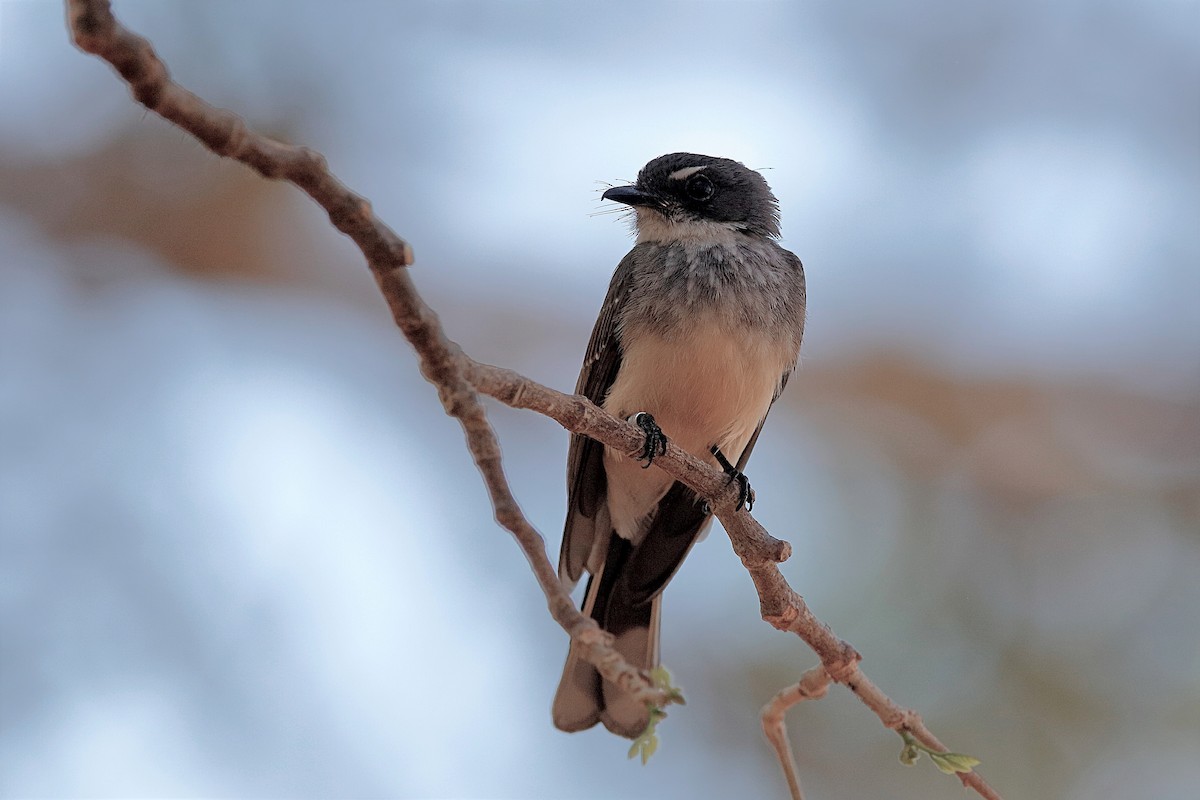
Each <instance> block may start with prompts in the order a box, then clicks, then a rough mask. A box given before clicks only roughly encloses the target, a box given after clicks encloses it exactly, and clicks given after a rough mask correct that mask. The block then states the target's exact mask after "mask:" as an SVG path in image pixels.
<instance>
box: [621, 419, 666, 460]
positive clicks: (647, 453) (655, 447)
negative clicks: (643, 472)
mask: <svg viewBox="0 0 1200 800" xmlns="http://www.w3.org/2000/svg"><path fill="white" fill-rule="evenodd" d="M629 421H630V422H632V423H633V424H634V425H637V426H638V427H639V428H641V429H642V433H644V434H646V441H645V442H644V443H643V444H642V452H641V455H639V456H638V461H645V462H646V463H645V464H643V465H642V469H647V468H648V467H649V466H650V465H651V464H653V463H654V457H655V456H662V455H666V453H667V437H666V435H665V434H664V433H663V432H662V428H660V427H658V423H657V422H655V421H654V417H653V416H651V415H650V414H647V413H646V412H645V411H639V412H638V413H636V414H634V415H633V416H632V417H630V418H629Z"/></svg>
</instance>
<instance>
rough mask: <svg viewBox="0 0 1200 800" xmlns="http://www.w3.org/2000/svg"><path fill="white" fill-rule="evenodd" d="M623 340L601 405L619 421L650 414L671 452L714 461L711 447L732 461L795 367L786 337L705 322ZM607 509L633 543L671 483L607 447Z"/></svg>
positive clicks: (621, 533)
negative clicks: (617, 365) (677, 331)
mask: <svg viewBox="0 0 1200 800" xmlns="http://www.w3.org/2000/svg"><path fill="white" fill-rule="evenodd" d="M623 338H626V339H627V341H630V342H631V344H630V345H629V346H628V347H626V348H625V350H624V353H623V358H622V362H621V368H620V371H619V372H618V374H617V378H616V380H615V381H614V382H613V385H612V388H611V390H610V391H609V393H608V396H607V398H605V401H604V408H605V410H607V411H609V412H611V413H612V414H614V415H616V416H619V417H628V416H630V415H631V414H635V413H637V412H639V411H645V412H648V413H650V414H653V415H654V419H655V421H656V422H657V423H658V425H659V427H660V428H662V430H663V433H665V434H666V436H667V438H668V439H669V440H670V443H671V445H672V446H676V447H681V448H683V449H684V450H686V451H688V452H689V453H691V454H693V455H695V456H697V457H698V458H701V459H703V460H706V461H708V462H710V463H714V464H715V463H716V461H715V459H714V458H713V457H712V455H711V453H710V452H709V449H710V448H711V447H712V446H713V445H714V444H715V445H716V446H718V447H720V448H721V452H722V453H724V454H725V455H726V456H727V457H728V458H729V459H730V460H731V461H734V462H736V461H737V459H738V457H739V456H740V455H741V453H742V450H743V449H744V448H745V447H746V444H747V442H749V440H750V437H751V436H752V435H753V434H754V431H755V429H756V428H757V427H758V424H759V422H760V421H761V420H762V419H763V417H764V416H765V415H766V413H767V410H768V409H769V408H770V407H771V400H772V399H773V398H774V397H775V394H776V392H777V391H778V388H779V381H780V379H781V377H782V376H783V374H784V372H785V371H786V370H787V369H788V368H789V367H790V366H791V365H792V364H793V363H795V352H794V348H793V347H792V346H791V342H790V341H787V339H788V338H789V337H783V338H784V341H780V337H778V336H772V335H771V334H770V332H769V331H762V330H757V331H745V330H731V328H730V327H729V326H727V325H723V324H721V323H720V321H718V320H717V319H714V318H702V319H701V320H700V321H699V322H698V324H696V325H694V326H691V327H690V329H689V330H688V331H687V332H686V333H685V334H682V335H678V336H673V337H669V338H668V337H663V336H661V335H658V334H656V333H652V332H650V331H638V332H636V335H629V336H627V337H623ZM604 468H605V471H606V472H607V474H608V511H609V515H610V517H611V520H612V525H613V528H614V530H616V532H617V534H618V535H619V536H621V537H623V538H626V539H630V540H632V541H633V542H635V543H637V542H639V541H640V540H641V537H642V536H643V535H644V534H645V530H646V525H647V523H648V522H649V519H650V514H651V512H653V511H654V509H655V507H656V506H657V505H658V501H659V500H661V499H662V496H663V495H664V494H666V492H667V490H668V489H669V488H670V487H671V484H672V482H673V479H672V478H671V477H670V476H669V475H667V474H666V473H665V472H663V471H662V470H659V469H655V468H653V467H652V468H650V469H643V468H642V464H641V463H640V462H638V461H637V460H636V459H632V458H629V457H627V456H625V455H624V454H622V453H618V452H616V451H613V450H611V449H607V448H606V449H605V453H604Z"/></svg>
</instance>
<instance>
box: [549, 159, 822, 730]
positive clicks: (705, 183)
mask: <svg viewBox="0 0 1200 800" xmlns="http://www.w3.org/2000/svg"><path fill="white" fill-rule="evenodd" d="M602 199H603V200H610V201H615V202H617V203H621V204H624V205H625V206H628V207H629V208H630V209H632V211H633V215H634V228H635V231H636V241H635V243H634V246H633V249H632V250H630V251H629V253H628V254H626V256H625V257H624V258H623V259H622V260H621V262H620V264H619V265H618V266H617V268H616V271H615V272H614V273H613V277H612V280H611V282H610V284H609V287H608V294H607V296H606V297H605V299H604V303H603V305H602V306H601V309H600V314H599V318H598V319H597V320H596V324H595V327H594V329H593V331H592V335H591V339H590V340H589V342H588V345H587V351H586V354H585V357H584V360H583V366H582V368H581V370H580V373H579V380H578V382H577V384H576V389H575V391H576V393H577V394H581V395H583V396H585V397H587V398H588V399H589V400H591V401H592V402H594V403H596V404H598V405H599V406H601V407H602V408H603V409H604V410H605V411H608V412H609V413H611V414H613V415H615V416H617V417H619V418H622V419H627V420H629V421H630V422H633V423H634V424H635V425H637V426H638V427H639V428H640V429H641V430H642V431H643V432H644V434H645V444H644V447H643V448H642V450H641V452H640V453H636V454H633V455H629V454H626V453H622V452H620V451H618V450H614V449H612V448H609V447H606V446H604V445H602V444H600V443H598V442H596V441H594V440H592V439H590V438H588V437H586V436H581V435H578V434H575V435H572V437H571V442H570V446H569V449H568V455H567V514H566V522H565V523H564V526H563V538H562V548H561V551H560V554H559V563H558V572H559V578H560V580H561V582H562V583H563V584H564V585H565V586H566V587H567V588H568V590H570V589H573V588H574V587H575V586H576V584H577V583H578V581H579V580H580V578H581V577H582V575H583V573H584V572H587V573H588V575H589V578H588V585H587V591H586V593H585V596H584V603H583V607H582V611H583V613H584V614H587V615H590V616H591V617H592V618H593V619H594V620H595V621H596V622H597V623H598V624H599V625H600V626H601V627H602V628H603V629H604V630H606V631H608V632H609V633H610V634H612V636H613V637H614V640H613V641H614V647H615V649H616V650H617V652H619V653H620V654H621V656H622V657H624V658H625V659H626V661H627V662H629V663H630V664H631V665H633V666H634V667H635V668H637V669H641V670H652V669H654V668H655V667H657V666H658V665H659V625H660V618H661V610H662V592H663V589H664V587H665V586H666V585H667V583H668V582H669V581H670V580H671V578H672V577H673V576H674V574H675V572H676V570H677V569H678V568H679V566H680V564H681V563H682V562H683V560H684V558H685V557H686V556H687V554H688V552H689V551H690V549H691V547H692V545H693V544H694V543H695V542H696V541H697V540H698V539H699V538H702V536H703V534H704V533H705V532H706V531H707V529H708V527H709V525H710V524H711V522H712V512H711V509H710V508H709V507H708V505H707V504H706V503H705V502H703V500H702V499H700V498H698V497H697V496H696V494H695V493H694V492H692V490H691V489H688V488H687V487H686V486H684V485H683V484H682V483H679V482H677V481H675V480H674V479H673V478H671V477H670V476H669V475H668V474H667V473H665V472H663V471H662V470H660V469H658V468H656V467H653V462H654V459H655V458H656V457H658V456H661V455H662V454H663V453H665V452H666V449H667V448H668V447H671V446H673V447H678V448H681V449H682V450H684V451H686V452H688V453H691V454H692V455H694V456H697V457H699V458H701V459H702V460H705V461H707V462H708V463H710V464H711V463H715V464H716V465H718V466H720V467H721V469H723V470H724V471H725V473H726V474H727V475H729V479H730V480H731V481H733V480H736V481H737V482H738V483H739V504H738V508H739V509H740V508H741V506H742V505H743V504H745V505H751V504H752V503H753V499H754V493H753V491H752V489H751V487H750V483H749V480H748V479H747V478H746V476H745V474H744V473H743V472H742V470H743V469H744V468H745V466H746V462H747V459H749V457H750V452H751V450H753V449H754V444H755V442H756V441H757V440H758V437H759V434H760V432H761V431H762V426H763V422H764V421H765V420H766V418H767V413H768V412H769V411H770V409H771V406H772V405H773V404H774V402H775V400H776V399H777V398H778V397H779V395H780V393H781V392H782V391H783V390H784V387H785V386H786V385H787V382H788V378H789V376H790V375H791V374H792V371H793V370H794V369H795V368H796V364H797V360H798V358H799V354H800V342H801V339H802V337H803V334H804V320H805V306H806V289H805V281H804V267H803V265H802V264H801V262H800V259H799V258H798V257H797V256H796V255H795V254H793V253H791V252H790V251H788V250H786V249H784V248H783V247H782V246H780V244H779V242H778V239H779V236H780V228H779V224H780V221H779V202H778V200H777V199H776V198H775V195H774V194H773V193H772V191H771V188H770V186H769V185H768V184H767V181H766V180H765V179H764V178H763V177H762V175H761V174H759V173H758V172H756V171H755V170H752V169H749V168H748V167H746V166H745V165H743V164H742V163H740V162H737V161H734V160H731V159H727V158H717V157H714V156H705V155H697V154H694V153H670V154H667V155H664V156H660V157H658V158H655V159H653V160H651V161H650V162H649V163H647V164H646V165H645V166H644V167H643V168H642V169H641V170H640V171H639V172H638V176H637V180H636V181H635V182H634V183H633V184H632V185H628V186H614V187H611V188H609V189H607V190H606V191H605V192H604V193H603V195H602ZM551 716H552V720H553V722H554V725H555V726H556V727H557V728H559V729H561V730H564V731H568V732H574V731H580V730H584V729H587V728H590V727H592V726H593V725H595V724H596V723H597V722H600V723H603V725H604V727H605V728H607V729H608V730H609V731H610V732H612V733H614V734H617V735H618V736H624V737H627V738H636V737H638V736H639V735H641V734H642V733H643V732H645V730H646V729H647V726H648V724H649V722H650V709H649V708H648V707H647V706H646V704H644V703H639V702H638V701H637V700H635V699H634V697H633V696H632V695H630V694H629V693H627V692H623V691H622V690H621V689H620V688H619V687H618V686H616V684H614V683H612V682H610V681H607V680H605V679H603V678H602V677H601V676H600V674H599V672H597V670H596V668H595V667H594V666H593V665H591V664H590V663H588V662H587V661H585V660H584V659H583V658H582V657H580V654H579V652H578V648H576V647H575V646H574V645H572V646H571V648H570V651H569V652H568V655H567V660H566V665H565V666H564V668H563V675H562V679H561V681H560V682H559V686H558V690H557V691H556V693H555V696H554V701H553V705H552V708H551Z"/></svg>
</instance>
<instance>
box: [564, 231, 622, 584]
mask: <svg viewBox="0 0 1200 800" xmlns="http://www.w3.org/2000/svg"><path fill="white" fill-rule="evenodd" d="M639 256H640V248H637V247H635V248H634V249H633V250H631V251H629V253H628V254H627V255H626V256H625V258H623V259H621V263H620V264H619V265H617V269H616V272H614V273H613V277H612V281H611V282H610V283H609V285H608V295H607V296H605V298H604V305H603V306H601V307H600V318H599V319H597V320H596V327H595V328H593V329H592V338H591V339H590V340H589V341H588V347H587V354H586V355H585V356H584V359H583V367H582V368H581V369H580V371H579V380H578V381H577V382H576V384H575V392H576V394H581V395H583V396H584V397H586V398H587V399H589V400H591V401H592V402H593V403H595V404H596V405H601V404H603V403H604V397H605V395H607V394H608V390H609V389H610V388H611V387H612V385H613V381H615V380H616V378H617V371H618V370H619V369H620V368H621V344H620V341H619V339H618V337H617V321H618V320H619V319H620V312H621V309H622V308H623V306H624V304H625V301H626V299H627V297H628V294H629V284H630V276H631V274H632V273H633V270H634V265H635V263H636V262H637V260H638V258H639ZM607 489H608V481H607V479H606V476H605V473H604V447H603V445H601V444H600V443H599V442H597V441H595V440H594V439H589V438H588V437H586V436H580V435H578V434H574V435H572V436H571V445H570V448H569V449H568V450H567V520H566V523H565V524H564V526H563V540H562V550H560V551H559V556H558V575H559V578H560V579H561V580H562V581H563V582H564V583H566V584H568V585H570V586H574V585H575V583H576V582H577V581H578V580H579V576H580V575H582V574H583V568H584V566H585V565H586V563H587V559H588V554H589V553H590V552H591V551H592V545H593V543H594V542H595V538H596V535H597V533H599V534H600V535H604V534H607V533H608V531H597V530H596V526H597V523H596V514H597V512H598V511H599V510H600V508H601V506H603V505H604V501H605V498H606V492H607ZM604 524H605V525H607V522H605V523H604Z"/></svg>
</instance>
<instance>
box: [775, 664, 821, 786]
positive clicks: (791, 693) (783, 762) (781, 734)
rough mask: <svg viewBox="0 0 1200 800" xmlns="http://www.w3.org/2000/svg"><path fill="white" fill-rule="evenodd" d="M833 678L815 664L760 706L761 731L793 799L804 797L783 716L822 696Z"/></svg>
mask: <svg viewBox="0 0 1200 800" xmlns="http://www.w3.org/2000/svg"><path fill="white" fill-rule="evenodd" d="M832 681H833V678H830V677H829V673H828V672H826V671H825V667H823V666H820V665H818V666H815V667H813V668H812V669H810V670H808V671H807V672H805V673H804V674H803V675H801V676H800V680H799V681H797V682H796V683H793V684H792V685H791V686H789V687H787V688H786V689H784V690H783V691H781V692H780V693H779V694H777V695H775V696H774V697H772V698H771V701H770V702H769V703H767V704H766V705H765V706H763V710H762V726H763V733H764V734H765V735H766V737H767V741H768V742H770V743H771V747H773V748H775V757H776V758H778V759H779V764H780V766H782V767H783V777H784V779H786V780H787V785H788V791H789V792H791V793H792V800H804V792H803V791H801V789H800V775H799V771H798V770H797V769H796V757H795V756H794V755H793V754H792V746H791V743H790V742H789V741H788V733H787V723H786V722H785V721H784V715H785V714H786V713H787V710H788V709H789V708H791V707H792V706H794V705H796V704H798V703H801V702H803V701H805V700H817V699H819V698H821V697H824V696H825V692H826V691H827V690H828V689H829V684H830V683H831V682H832Z"/></svg>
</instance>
